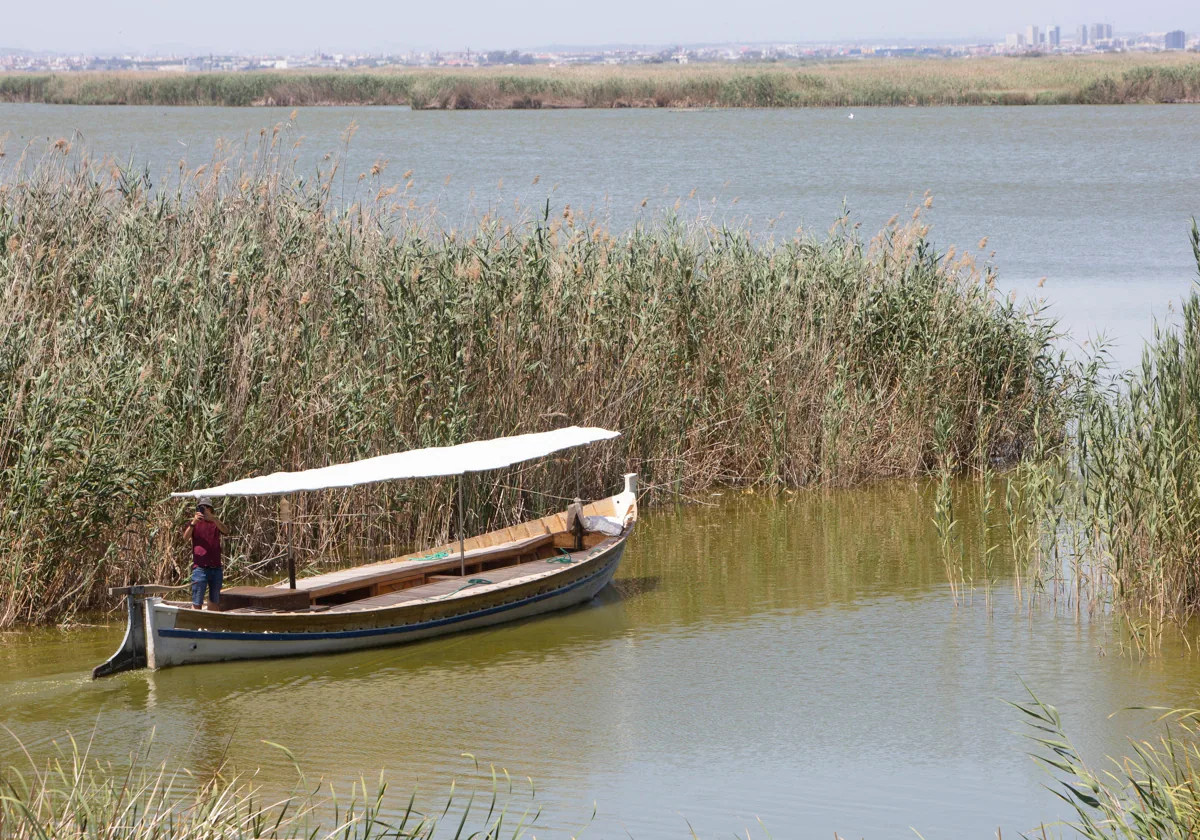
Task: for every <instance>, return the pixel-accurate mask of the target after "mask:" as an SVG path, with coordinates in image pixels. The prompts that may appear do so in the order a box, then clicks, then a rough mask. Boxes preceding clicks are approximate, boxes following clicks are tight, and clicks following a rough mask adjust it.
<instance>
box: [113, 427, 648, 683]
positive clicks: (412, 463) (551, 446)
mask: <svg viewBox="0 0 1200 840" xmlns="http://www.w3.org/2000/svg"><path fill="white" fill-rule="evenodd" d="M617 434H618V433H616V432H610V431H606V430H604V429H595V428H579V427H574V426H573V427H570V428H565V429H558V430H556V431H553V432H542V433H537V434H529V435H518V436H515V437H508V438H498V439H495V440H488V441H476V442H473V443H467V444H461V445H459V446H450V447H438V448H433V449H420V450H412V451H408V452H399V453H395V454H392V455H384V456H381V457H378V458H370V459H367V460H365V461H356V462H353V463H348V464H338V465H335V466H331V467H324V468H321V469H315V470H305V471H302V472H293V473H273V474H271V475H267V476H261V477H258V478H249V479H243V480H241V481H235V482H232V483H230V484H225V485H221V486H219V487H212V488H207V489H203V490H194V491H187V492H184V493H177V494H175V495H177V496H257V495H286V494H290V493H294V492H300V491H305V490H323V489H327V488H331V487H350V486H355V485H358V484H368V483H373V482H378V481H386V480H392V479H400V478H419V477H431V476H447V475H457V476H461V475H463V474H465V473H468V472H478V471H482V470H489V469H499V468H502V467H507V466H510V465H512V464H516V463H520V462H522V461H527V460H530V459H533V458H538V457H542V456H544V455H549V454H551V453H552V452H557V451H559V450H562V449H567V448H570V447H574V446H581V445H584V444H588V443H593V442H595V441H599V440H607V439H610V438H614V437H616V436H617ZM458 514H459V516H458V522H459V535H460V536H459V539H458V541H457V542H455V543H450V544H447V545H443V546H439V547H436V548H434V549H432V550H429V551H425V552H419V553H414V554H409V555H405V556H403V557H397V558H394V559H392V560H387V561H385V562H382V563H372V564H368V565H363V566H357V567H355V568H352V569H343V570H339V571H335V572H328V573H326V574H321V575H315V576H313V577H308V578H301V579H299V580H297V579H296V578H295V574H294V571H292V572H291V573H290V574H289V580H287V581H283V582H280V583H276V584H274V585H273V586H268V587H233V588H231V589H228V590H225V591H224V592H223V593H222V597H221V609H220V610H219V611H213V610H198V609H195V608H193V607H192V606H191V604H190V603H179V602H175V601H168V600H164V599H163V597H160V596H163V595H166V594H168V593H169V592H170V591H172V590H171V589H170V588H168V587H157V586H132V587H124V588H122V589H120V590H114V592H116V593H119V594H123V595H125V596H126V599H127V605H128V613H129V625H128V628H127V630H126V634H125V639H124V642H123V643H122V646H121V648H120V649H119V650H118V651H117V653H116V654H114V655H113V657H112V658H110V659H109V660H108V661H107V662H105V663H104V664H103V665H100V666H99V667H97V668H96V669H95V671H94V672H93V676H96V677H100V676H107V675H109V674H114V673H117V672H119V671H126V670H131V669H134V668H140V667H147V666H148V667H150V668H164V667H168V666H172V665H186V664H191V663H196V662H216V661H222V660H230V659H259V658H267V657H277V656H296V655H301V654H315V653H331V652H337V651H346V650H356V649H359V648H367V647H377V646H382V645H393V644H399V643H403V642H408V641H415V640H417V639H426V638H431V637H433V636H440V635H444V634H446V633H452V632H456V631H458V630H467V629H471V628H478V627H486V626H489V625H494V624H499V623H501V622H506V621H512V620H515V619H520V618H528V617H530V616H535V615H541V614H543V613H547V612H551V611H554V610H560V609H564V608H566V607H570V606H574V605H575V604H579V603H582V602H584V601H587V600H589V599H590V598H592V597H594V596H595V595H596V594H597V593H598V592H600V591H601V590H602V589H603V588H604V587H605V586H607V585H608V583H609V582H610V581H611V580H612V577H613V574H614V573H615V572H616V569H617V565H618V564H619V563H620V561H621V556H622V554H623V553H624V550H625V542H626V540H627V539H628V538H629V535H630V533H631V532H632V530H633V525H634V523H635V522H636V521H637V476H636V475H635V474H632V473H631V474H628V475H626V476H625V487H624V489H623V490H622V492H620V493H618V494H617V495H615V496H610V497H608V498H604V499H600V500H597V501H594V502H592V503H590V504H587V505H579V506H576V505H572V506H571V507H569V508H568V509H567V510H565V511H562V512H559V513H555V514H552V515H550V516H544V517H542V518H541V519H535V520H531V521H528V522H524V523H521V524H519V525H515V526H513V527H510V528H504V529H501V530H497V531H491V532H488V533H486V534H481V535H479V536H475V537H470V538H466V537H464V536H462V495H461V481H460V493H459V510H458Z"/></svg>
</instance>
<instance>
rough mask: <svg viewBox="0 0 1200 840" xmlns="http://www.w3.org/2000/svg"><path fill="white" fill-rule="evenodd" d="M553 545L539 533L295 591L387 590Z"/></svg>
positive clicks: (317, 581) (359, 569)
mask: <svg viewBox="0 0 1200 840" xmlns="http://www.w3.org/2000/svg"><path fill="white" fill-rule="evenodd" d="M553 544H554V535H552V534H540V535H538V536H533V537H526V538H525V539H520V540H510V541H508V542H503V543H499V544H497V545H490V546H485V547H481V548H474V549H471V550H469V551H467V552H466V554H465V555H464V558H461V559H460V557H459V555H458V552H457V551H454V552H451V551H447V550H442V551H435V552H430V553H428V554H425V555H422V556H409V557H405V558H401V559H397V560H391V561H387V562H383V563H372V564H370V565H367V566H356V567H354V568H352V569H339V570H338V571H334V572H326V573H324V574H320V575H313V576H312V577H306V578H300V579H299V580H297V581H296V589H297V590H300V591H303V592H307V593H309V594H310V595H311V596H312V597H313V598H319V597H323V596H327V595H331V594H336V593H340V592H347V591H352V590H361V589H365V588H379V587H386V586H387V585H388V584H391V583H395V582H398V581H403V580H406V579H411V578H414V577H417V578H420V577H421V576H424V575H429V574H434V573H437V572H439V571H443V570H444V571H451V570H457V569H458V568H459V565H460V563H461V562H462V560H463V559H465V561H466V566H467V568H468V570H469V571H470V570H471V567H472V566H474V567H476V569H483V568H484V564H486V563H489V562H494V561H498V560H503V559H504V558H509V557H512V558H515V557H520V556H521V555H525V554H534V553H536V552H537V551H538V550H539V549H546V548H548V547H552V546H553ZM287 585H288V584H287V581H281V582H280V583H277V584H275V587H276V588H280V589H283V588H287Z"/></svg>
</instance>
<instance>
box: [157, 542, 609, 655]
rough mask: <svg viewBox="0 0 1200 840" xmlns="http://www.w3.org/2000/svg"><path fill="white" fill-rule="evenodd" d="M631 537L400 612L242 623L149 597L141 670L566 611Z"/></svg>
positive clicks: (375, 642) (392, 639)
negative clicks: (534, 572) (550, 567)
mask: <svg viewBox="0 0 1200 840" xmlns="http://www.w3.org/2000/svg"><path fill="white" fill-rule="evenodd" d="M628 533H629V532H628V531H626V533H624V534H622V535H621V536H620V537H618V538H615V539H613V540H610V541H606V543H607V544H602V545H600V546H597V547H596V550H595V551H593V552H592V553H591V554H590V556H589V557H588V558H587V559H586V560H584V561H582V562H581V563H578V564H576V565H574V566H569V567H565V568H563V569H561V571H560V570H555V571H553V572H551V573H547V574H544V575H542V576H539V577H537V578H534V579H530V580H516V581H513V582H511V583H510V584H508V585H503V586H495V587H487V588H485V590H484V591H480V592H478V593H474V592H470V593H465V594H464V595H462V596H460V597H455V598H450V599H446V600H440V601H436V602H432V603H419V604H415V605H409V606H406V607H405V608H403V609H395V610H372V611H363V612H343V613H336V614H335V613H321V614H316V615H312V616H305V615H296V616H288V615H284V616H269V617H267V616H245V617H239V618H240V619H241V620H240V621H239V620H236V619H235V617H234V616H231V615H230V614H227V613H226V614H222V613H213V614H209V613H201V612H198V611H196V610H190V609H187V608H186V607H181V606H178V605H173V604H168V603H166V602H164V601H162V600H161V599H158V598H152V599H148V600H146V601H145V604H144V608H145V627H146V664H147V665H148V666H149V667H150V668H166V667H172V666H178V665H189V664H194V663H202V662H222V661H228V660H237V659H265V658H275V657H284V656H309V655H313V654H322V653H337V652H342V651H350V650H360V649H364V648H374V647H384V646H390V645H399V644H405V643H408V642H414V641H418V640H422V639H430V638H434V637H436V636H443V635H447V634H449V633H456V632H459V631H463V630H473V629H478V628H481V627H490V626H493V625H496V624H501V623H504V622H508V621H516V620H519V619H524V618H531V617H534V616H538V615H543V614H545V613H549V612H554V611H557V610H563V609H567V608H569V607H573V606H576V605H578V604H582V603H584V602H586V601H588V600H590V599H592V598H593V597H595V596H596V594H597V593H599V592H600V591H601V590H602V589H604V587H606V586H607V585H608V584H609V583H610V582H611V581H612V578H613V575H614V574H615V573H616V570H617V566H618V565H619V564H620V561H621V557H622V556H623V554H624V550H625V542H626V539H627V537H628ZM239 625H240V626H239ZM256 625H267V626H265V627H262V628H261V629H260V628H259V627H258V626H256Z"/></svg>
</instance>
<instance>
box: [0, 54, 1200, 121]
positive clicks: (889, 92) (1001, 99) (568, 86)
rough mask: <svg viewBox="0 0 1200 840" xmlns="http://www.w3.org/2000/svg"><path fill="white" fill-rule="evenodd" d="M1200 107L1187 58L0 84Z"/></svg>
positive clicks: (583, 103)
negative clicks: (1192, 104)
mask: <svg viewBox="0 0 1200 840" xmlns="http://www.w3.org/2000/svg"><path fill="white" fill-rule="evenodd" d="M1196 101H1200V56H1197V55H1196V54H1194V53H1167V54H1157V55H1156V54H1115V55H1093V56H1043V57H1036V58H1015V57H994V58H972V59H884V58H878V59H865V60H841V61H810V62H788V63H780V64H750V65H739V64H712V65H703V64H701V65H689V66H678V65H659V66H655V65H648V66H621V67H603V66H585V67H564V68H553V67H508V68H475V69H463V70H453V69H434V68H429V69H413V70H401V69H391V70H379V71H373V72H350V71H344V72H327V71H326V72H309V71H282V72H280V71H263V72H253V73H197V74H174V73H170V74H168V73H158V74H155V73H148V72H147V73H78V74H59V75H53V74H44V75H32V74H7V75H0V102H47V103H57V104H74V105H159V106H162V105H233V106H248V105H280V106H286V107H297V106H302V105H331V104H334V105H337V104H341V105H402V104H407V105H411V106H412V107H414V108H436V109H475V108H551V107H554V108H562V107H566V108H618V107H717V108H741V107H755V108H791V107H822V106H825V107H835V106H838V107H863V106H873V105H1033V104H1097V105H1099V104H1122V103H1132V102H1196Z"/></svg>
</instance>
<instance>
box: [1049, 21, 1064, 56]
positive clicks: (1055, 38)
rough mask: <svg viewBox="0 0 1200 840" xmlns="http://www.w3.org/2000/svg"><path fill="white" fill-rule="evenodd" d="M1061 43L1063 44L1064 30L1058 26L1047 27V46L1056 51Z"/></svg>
mask: <svg viewBox="0 0 1200 840" xmlns="http://www.w3.org/2000/svg"><path fill="white" fill-rule="evenodd" d="M1060 43H1062V30H1061V29H1059V28H1058V27H1057V26H1047V27H1046V46H1047V47H1049V48H1050V49H1052V50H1056V49H1058V46H1059V44H1060Z"/></svg>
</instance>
